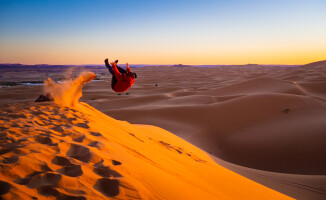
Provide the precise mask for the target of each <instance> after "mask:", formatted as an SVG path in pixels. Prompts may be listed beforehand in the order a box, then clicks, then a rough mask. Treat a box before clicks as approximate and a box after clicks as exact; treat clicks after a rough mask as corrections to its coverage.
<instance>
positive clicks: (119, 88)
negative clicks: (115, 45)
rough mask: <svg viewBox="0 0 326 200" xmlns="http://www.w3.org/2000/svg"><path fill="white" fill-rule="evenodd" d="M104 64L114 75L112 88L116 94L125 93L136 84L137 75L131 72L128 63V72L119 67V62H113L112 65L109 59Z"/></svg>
mask: <svg viewBox="0 0 326 200" xmlns="http://www.w3.org/2000/svg"><path fill="white" fill-rule="evenodd" d="M104 62H105V66H106V67H107V68H108V70H109V72H110V73H111V74H112V82H111V87H112V89H113V90H114V91H115V92H125V91H127V90H128V89H129V88H130V87H131V86H132V84H134V82H135V78H137V74H136V73H132V72H131V70H130V68H129V65H128V63H126V69H127V70H125V69H123V68H121V67H119V66H117V63H118V60H116V61H115V62H111V63H110V64H111V65H110V64H109V60H108V59H105V61H104Z"/></svg>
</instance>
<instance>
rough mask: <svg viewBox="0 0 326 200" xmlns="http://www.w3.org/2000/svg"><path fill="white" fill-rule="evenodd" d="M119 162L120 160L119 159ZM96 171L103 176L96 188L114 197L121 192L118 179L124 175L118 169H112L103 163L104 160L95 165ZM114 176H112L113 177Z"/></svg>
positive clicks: (97, 182)
mask: <svg viewBox="0 0 326 200" xmlns="http://www.w3.org/2000/svg"><path fill="white" fill-rule="evenodd" d="M117 162H119V161H117ZM119 163H121V162H119ZM93 171H94V173H96V174H97V175H99V176H101V177H103V178H101V179H98V180H97V181H96V183H95V185H94V188H95V189H96V190H98V191H99V192H101V193H102V194H104V195H105V196H107V197H113V196H116V195H118V194H119V193H120V189H119V186H120V182H119V180H117V179H114V178H119V177H122V176H121V174H119V173H118V172H117V171H115V170H112V169H110V167H109V166H104V165H103V160H102V161H101V162H99V163H97V164H95V165H94V170H93ZM111 177H112V178H111Z"/></svg>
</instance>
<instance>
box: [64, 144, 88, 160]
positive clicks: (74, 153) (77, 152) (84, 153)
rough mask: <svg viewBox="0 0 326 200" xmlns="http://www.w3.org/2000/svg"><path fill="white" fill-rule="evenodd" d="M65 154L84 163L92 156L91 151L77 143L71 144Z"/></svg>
mask: <svg viewBox="0 0 326 200" xmlns="http://www.w3.org/2000/svg"><path fill="white" fill-rule="evenodd" d="M67 156H69V157H72V158H75V159H77V160H79V161H82V162H84V163H88V162H89V161H90V159H91V158H92V153H91V152H90V150H89V149H88V148H87V147H84V146H81V145H77V144H71V146H70V148H69V150H68V152H67Z"/></svg>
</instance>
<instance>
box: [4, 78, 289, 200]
mask: <svg viewBox="0 0 326 200" xmlns="http://www.w3.org/2000/svg"><path fill="white" fill-rule="evenodd" d="M93 78H94V75H93V74H91V73H88V74H83V75H81V76H80V77H79V78H77V79H76V80H74V81H72V82H71V83H68V85H56V84H55V83H53V82H52V81H51V80H50V79H48V80H47V81H46V86H45V88H47V89H48V88H52V89H54V90H47V91H48V92H51V95H53V97H54V99H55V103H53V102H44V103H24V104H23V103H20V104H11V105H9V106H6V107H1V108H0V109H1V112H0V113H1V115H0V122H1V123H0V124H1V125H0V132H1V138H0V140H1V144H2V145H1V150H0V153H1V155H2V156H1V160H0V169H1V173H0V179H1V182H0V186H1V188H2V189H1V194H2V195H3V196H2V197H3V198H4V199H32V198H33V199H36V198H38V199H44V198H45V197H48V198H49V199H72V198H74V199H94V200H95V199H96V200H97V199H110V198H112V199H155V200H160V199H162V200H163V199H166V200H167V199H168V200H173V199H178V200H181V199H205V200H206V199H214V200H215V199H290V198H289V197H287V196H285V195H283V194H281V193H278V192H276V191H274V190H272V189H269V188H267V187H264V186H262V185H260V184H258V183H255V182H253V181H251V180H249V179H247V178H244V177H242V176H240V175H238V174H236V173H234V172H232V171H230V170H227V169H225V168H223V167H221V166H219V165H218V164H216V163H215V162H214V161H213V160H212V159H211V158H210V156H208V155H207V154H206V153H205V152H204V151H202V150H200V149H198V148H197V147H195V146H193V145H191V144H190V143H188V142H186V141H184V140H182V139H181V138H179V137H177V136H175V135H173V134H172V133H170V132H168V131H165V130H163V129H161V128H158V127H154V126H148V125H133V124H129V123H128V122H125V121H118V120H115V119H113V118H111V117H109V116H107V115H105V114H103V113H102V112H100V111H98V110H96V109H95V108H93V107H91V106H89V105H88V104H86V103H76V102H77V101H78V99H79V97H80V96H81V86H82V84H84V83H85V82H87V81H89V80H91V79H93ZM63 86H65V89H62V88H61V89H60V87H63ZM60 95H61V96H60ZM67 98H71V100H72V101H68V100H67ZM63 105H66V106H63ZM70 105H74V106H73V107H71V108H69V107H67V106H70Z"/></svg>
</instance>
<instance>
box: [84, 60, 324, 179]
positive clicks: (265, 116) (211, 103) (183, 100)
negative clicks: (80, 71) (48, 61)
mask: <svg viewBox="0 0 326 200" xmlns="http://www.w3.org/2000/svg"><path fill="white" fill-rule="evenodd" d="M325 67H326V64H325V62H323V63H317V64H314V65H313V66H303V67H294V68H284V67H260V66H247V67H244V66H242V67H240V66H239V67H216V68H195V67H184V68H175V67H162V68H158V67H149V68H141V69H136V70H138V71H137V74H139V78H138V79H137V80H136V84H135V86H134V87H133V88H131V89H130V90H129V91H128V92H129V93H130V94H129V95H128V96H126V95H124V94H123V95H116V94H114V93H112V92H110V91H105V90H103V89H105V87H106V86H105V85H104V83H103V82H102V83H96V84H95V83H94V84H92V83H91V84H90V85H88V86H87V87H85V96H83V97H82V99H83V100H84V101H86V102H88V103H89V104H90V105H92V106H94V107H96V108H98V109H100V110H101V111H103V112H105V113H107V114H109V115H110V116H113V117H115V118H117V119H121V120H126V121H129V122H132V123H140V124H153V125H157V126H159V127H162V128H164V129H167V130H169V131H171V132H173V133H174V134H177V135H179V136H181V137H183V138H184V139H186V140H187V141H190V142H191V143H193V144H195V145H197V146H199V147H200V148H202V149H204V150H206V151H207V152H209V153H212V154H213V155H215V156H217V157H220V158H222V159H225V160H227V161H230V162H233V163H236V164H240V165H244V166H247V167H252V168H257V169H263V170H268V171H276V172H284V173H298V174H326V171H325V168H323V167H322V166H324V165H325V164H326V160H325V158H324V156H323V155H325V154H326V143H325V141H326V140H325V137H326V136H325V134H324V133H325V132H326V127H325V125H324V121H325V118H326V103H325V102H326V90H325V88H326V74H325V73H324V71H323V69H324V68H325ZM106 84H108V83H106ZM102 88H103V89H102Z"/></svg>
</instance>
